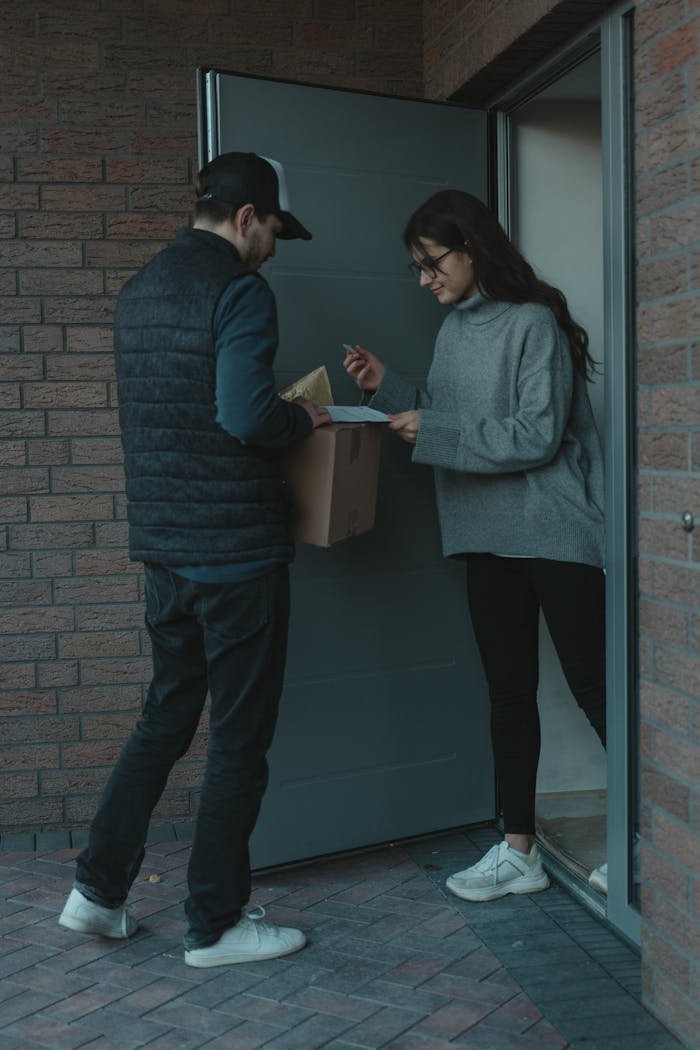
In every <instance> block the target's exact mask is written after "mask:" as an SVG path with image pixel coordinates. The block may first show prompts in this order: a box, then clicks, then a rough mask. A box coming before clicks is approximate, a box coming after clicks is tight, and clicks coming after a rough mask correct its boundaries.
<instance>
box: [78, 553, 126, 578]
mask: <svg viewBox="0 0 700 1050" xmlns="http://www.w3.org/2000/svg"><path fill="white" fill-rule="evenodd" d="M75 571H76V575H78V576H89V575H91V576H112V575H118V576H121V575H124V574H126V573H133V574H136V572H135V567H134V562H132V561H129V555H128V552H127V551H125V550H116V551H114V550H111V551H102V550H97V551H80V552H78V553H77V554H76V556H75Z"/></svg>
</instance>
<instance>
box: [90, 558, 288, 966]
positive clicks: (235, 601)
mask: <svg viewBox="0 0 700 1050" xmlns="http://www.w3.org/2000/svg"><path fill="white" fill-rule="evenodd" d="M288 622H289V573H288V569H287V566H286V565H285V566H283V567H282V568H280V569H278V570H276V571H274V572H272V573H270V574H268V575H266V576H262V577H259V578H258V579H255V580H249V581H246V582H243V583H195V582H193V581H191V580H187V579H185V578H184V577H182V576H178V575H176V574H175V573H173V572H170V571H169V570H168V569H166V568H164V567H163V566H158V565H148V566H146V626H147V628H148V633H149V635H150V637H151V644H152V650H153V679H152V681H151V685H150V688H149V691H148V696H147V698H146V701H145V704H144V706H143V710H142V713H141V717H140V719H139V721H138V723H137V724H136V726H135V728H134V730H133V732H132V733H131V736H130V737H129V739H128V740H127V742H126V744H125V746H124V749H123V750H122V753H121V755H120V757H119V759H118V760H117V763H116V765H115V767H114V769H113V771H112V774H111V776H110V779H109V782H108V783H107V786H106V788H105V791H104V794H103V796H102V800H101V802H100V806H99V809H98V812H97V815H96V816H95V819H94V821H93V823H92V827H91V829H90V837H89V840H88V845H87V848H86V849H85V850H84V851H83V852H82V853H81V854H80V856H79V857H78V870H77V878H76V885H77V886H78V888H79V889H81V890H82V892H83V893H84V894H85V895H86V896H88V897H89V898H91V899H93V900H95V901H97V902H99V903H101V904H104V905H106V906H107V907H110V908H114V907H118V906H119V905H120V904H122V903H123V902H124V900H125V899H126V896H127V894H128V892H129V887H130V886H131V884H132V882H133V881H134V879H135V878H136V875H137V874H138V871H139V868H140V867H141V863H142V861H143V856H144V846H145V842H146V835H147V832H148V824H149V820H150V817H151V813H152V812H153V809H154V807H155V805H156V803H157V802H158V799H159V798H160V796H161V794H162V792H163V789H164V788H165V785H166V782H167V779H168V775H169V773H170V771H171V769H172V767H173V765H174V763H175V762H176V761H177V759H178V758H181V757H182V756H183V755H184V754H185V753H186V751H187V749H188V748H189V746H190V743H191V742H192V738H193V737H194V734H195V732H196V730H197V726H198V724H199V720H200V716H201V714H202V709H203V707H204V701H205V698H206V695H207V689H208V690H209V693H210V696H211V724H210V733H209V744H208V751H207V760H206V767H205V772H204V782H203V785H202V793H201V801H200V804H199V812H198V814H197V820H196V825H195V833H194V840H193V843H192V850H191V853H190V861H189V867H188V888H189V897H188V899H187V901H186V903H185V911H186V914H187V918H188V920H189V929H188V932H187V934H186V936H185V945H186V947H187V948H197V947H204V946H206V945H208V944H213V943H215V942H216V941H217V940H218V939H219V937H220V936H221V934H222V933H223V931H224V930H226V929H227V928H228V927H230V926H233V925H234V924H235V923H236V922H237V921H238V919H239V918H240V916H241V911H242V909H243V907H244V905H245V904H246V903H247V902H248V899H249V897H250V862H249V856H248V839H249V838H250V835H251V833H252V831H253V828H254V826H255V822H256V820H257V816H258V811H259V809H260V802H261V800H262V796H263V793H264V791H265V788H266V786H267V779H268V773H267V761H266V757H265V756H266V753H267V750H268V748H269V746H270V744H271V742H272V736H273V733H274V729H275V723H276V721H277V711H278V706H279V698H280V693H281V691H282V680H283V674H284V664H285V659H286V649H287V629H288Z"/></svg>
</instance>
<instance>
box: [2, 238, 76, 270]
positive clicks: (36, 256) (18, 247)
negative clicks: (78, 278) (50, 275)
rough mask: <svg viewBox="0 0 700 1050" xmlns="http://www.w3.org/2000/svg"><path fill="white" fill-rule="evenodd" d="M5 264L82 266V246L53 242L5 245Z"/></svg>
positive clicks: (32, 266)
mask: <svg viewBox="0 0 700 1050" xmlns="http://www.w3.org/2000/svg"><path fill="white" fill-rule="evenodd" d="M2 254H3V262H4V263H5V264H6V265H7V266H20V267H21V266H26V267H31V268H34V267H38V266H80V264H81V262H82V254H83V253H82V248H81V246H80V244H67V243H64V244H53V243H52V242H51V241H46V242H42V241H34V242H27V243H20V242H17V243H16V244H6V245H3V251H2Z"/></svg>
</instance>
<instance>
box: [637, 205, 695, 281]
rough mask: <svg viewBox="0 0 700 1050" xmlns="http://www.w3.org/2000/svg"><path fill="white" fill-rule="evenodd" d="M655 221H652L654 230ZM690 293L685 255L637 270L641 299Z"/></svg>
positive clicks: (645, 264) (661, 260)
mask: <svg viewBox="0 0 700 1050" xmlns="http://www.w3.org/2000/svg"><path fill="white" fill-rule="evenodd" d="M654 221H655V220H652V228H653V224H654ZM687 291H689V287H688V263H687V259H686V257H685V256H684V255H670V256H667V257H666V258H664V259H652V260H650V261H649V262H648V263H643V264H642V265H640V266H639V267H638V268H637V294H638V296H639V298H640V299H642V300H644V299H657V298H660V297H661V296H666V295H677V294H679V293H681V292H687Z"/></svg>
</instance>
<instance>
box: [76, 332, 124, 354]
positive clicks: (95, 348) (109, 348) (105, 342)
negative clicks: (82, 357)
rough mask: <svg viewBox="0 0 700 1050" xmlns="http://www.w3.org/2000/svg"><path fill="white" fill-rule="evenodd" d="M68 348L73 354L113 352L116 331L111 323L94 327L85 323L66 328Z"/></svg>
mask: <svg viewBox="0 0 700 1050" xmlns="http://www.w3.org/2000/svg"><path fill="white" fill-rule="evenodd" d="M66 335H67V349H68V351H69V352H70V353H72V354H82V353H105V354H111V353H112V352H113V349H114V332H113V329H112V326H111V325H109V326H108V325H104V326H103V327H100V328H93V327H89V326H87V325H84V326H82V327H80V328H78V327H73V326H68V327H67V328H66Z"/></svg>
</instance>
